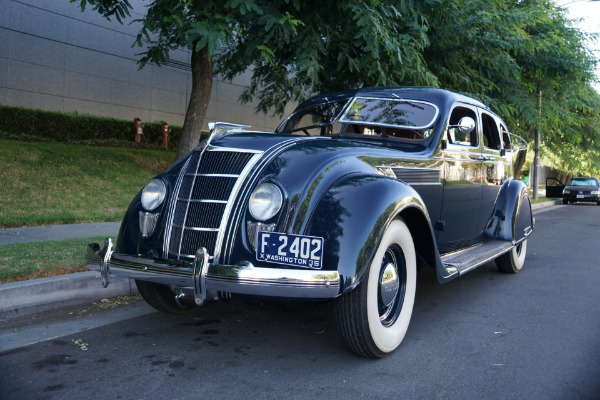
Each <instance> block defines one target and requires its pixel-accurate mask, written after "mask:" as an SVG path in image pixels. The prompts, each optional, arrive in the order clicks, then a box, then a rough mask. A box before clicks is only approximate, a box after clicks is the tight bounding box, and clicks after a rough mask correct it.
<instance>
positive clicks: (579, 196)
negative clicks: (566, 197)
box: [577, 194, 585, 199]
mask: <svg viewBox="0 0 600 400" xmlns="http://www.w3.org/2000/svg"><path fill="white" fill-rule="evenodd" d="M584 197H585V196H584V195H582V194H578V195H577V198H578V199H583V198H584Z"/></svg>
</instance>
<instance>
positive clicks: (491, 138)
mask: <svg viewBox="0 0 600 400" xmlns="http://www.w3.org/2000/svg"><path fill="white" fill-rule="evenodd" d="M481 123H482V125H483V126H482V131H483V146H484V147H486V148H488V149H494V150H500V135H499V133H498V124H497V123H496V119H495V118H494V117H492V116H491V115H489V114H486V113H482V114H481Z"/></svg>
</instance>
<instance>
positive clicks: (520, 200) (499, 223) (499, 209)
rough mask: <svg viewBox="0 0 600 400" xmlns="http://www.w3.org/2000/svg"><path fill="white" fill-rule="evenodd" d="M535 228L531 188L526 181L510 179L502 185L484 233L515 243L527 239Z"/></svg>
mask: <svg viewBox="0 0 600 400" xmlns="http://www.w3.org/2000/svg"><path fill="white" fill-rule="evenodd" d="M533 228H534V221H533V213H532V212H531V200H530V199H529V190H528V189H527V186H526V185H525V183H523V182H521V181H519V180H516V179H510V180H508V181H506V182H504V184H503V185H502V188H501V189H500V193H499V194H498V198H497V199H496V205H495V207H494V211H493V213H492V215H491V217H490V220H489V222H488V224H487V226H486V229H485V230H484V234H485V235H487V236H489V237H492V238H495V239H501V240H506V241H509V242H512V243H514V244H516V243H518V242H521V241H523V240H524V239H526V238H527V237H528V236H529V235H530V234H531V233H532V232H533Z"/></svg>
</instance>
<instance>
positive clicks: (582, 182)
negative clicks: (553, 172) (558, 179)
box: [567, 178, 598, 186]
mask: <svg viewBox="0 0 600 400" xmlns="http://www.w3.org/2000/svg"><path fill="white" fill-rule="evenodd" d="M567 186H598V181H597V180H596V179H594V178H584V179H581V178H576V179H572V180H571V182H569V184H568V185H567Z"/></svg>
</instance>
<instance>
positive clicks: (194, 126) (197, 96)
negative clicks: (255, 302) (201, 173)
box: [177, 47, 213, 157]
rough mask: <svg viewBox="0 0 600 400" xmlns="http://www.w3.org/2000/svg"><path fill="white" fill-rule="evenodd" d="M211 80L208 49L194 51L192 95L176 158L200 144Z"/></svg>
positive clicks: (211, 70) (211, 72) (211, 67)
mask: <svg viewBox="0 0 600 400" xmlns="http://www.w3.org/2000/svg"><path fill="white" fill-rule="evenodd" d="M212 79H213V65H212V56H209V55H208V49H207V48H206V47H204V48H203V49H202V50H200V51H196V50H194V51H193V52H192V93H191V94H190V102H189V104H188V108H187V112H186V114H185V122H184V123H183V129H182V132H181V139H180V141H179V149H178V150H177V157H181V156H183V155H184V154H187V153H189V152H190V151H192V150H193V149H194V148H195V147H196V146H198V144H199V143H200V136H201V134H202V126H203V124H204V117H205V116H206V109H207V108H208V101H209V100H210V91H211V89H212Z"/></svg>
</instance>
